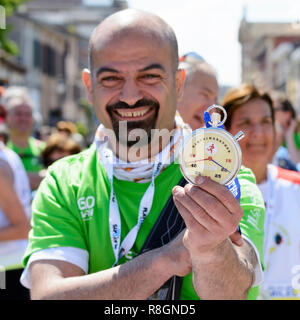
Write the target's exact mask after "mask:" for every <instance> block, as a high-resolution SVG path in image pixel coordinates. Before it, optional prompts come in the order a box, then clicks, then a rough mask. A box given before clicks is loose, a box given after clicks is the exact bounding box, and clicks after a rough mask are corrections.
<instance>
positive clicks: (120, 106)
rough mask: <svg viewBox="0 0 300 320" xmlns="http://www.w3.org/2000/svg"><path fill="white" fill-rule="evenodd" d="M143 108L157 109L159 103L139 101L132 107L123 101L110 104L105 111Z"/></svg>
mask: <svg viewBox="0 0 300 320" xmlns="http://www.w3.org/2000/svg"><path fill="white" fill-rule="evenodd" d="M144 106H151V107H155V108H156V109H158V108H159V103H158V102H157V101H155V100H152V99H146V98H143V99H140V100H138V101H137V102H136V103H135V104H134V105H129V104H128V103H126V102H124V101H118V102H116V103H113V104H110V105H108V106H107V107H106V110H107V111H108V112H110V111H113V110H116V109H135V108H138V107H144Z"/></svg>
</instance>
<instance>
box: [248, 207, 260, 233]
mask: <svg viewBox="0 0 300 320" xmlns="http://www.w3.org/2000/svg"><path fill="white" fill-rule="evenodd" d="M259 218H260V209H259V208H255V209H251V210H250V213H249V215H248V218H247V222H249V223H250V224H251V225H252V226H253V227H254V228H255V229H256V230H257V231H260V229H259V227H258V222H259Z"/></svg>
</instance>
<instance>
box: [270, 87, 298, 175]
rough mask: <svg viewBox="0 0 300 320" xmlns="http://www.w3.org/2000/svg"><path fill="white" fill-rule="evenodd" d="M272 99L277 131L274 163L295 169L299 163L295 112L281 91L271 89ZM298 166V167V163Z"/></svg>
mask: <svg viewBox="0 0 300 320" xmlns="http://www.w3.org/2000/svg"><path fill="white" fill-rule="evenodd" d="M272 99H273V100H274V109H275V120H276V125H277V128H278V131H279V132H278V136H277V140H278V148H279V149H278V150H277V152H276V154H275V157H274V163H275V164H277V165H279V166H280V167H282V168H284V169H288V170H294V171H297V170H298V169H297V164H299V163H300V133H299V126H298V124H297V113H296V111H295V109H294V107H293V105H292V104H291V102H290V101H289V100H288V99H287V97H286V95H285V94H284V93H283V92H280V91H273V92H272ZM297 127H298V128H297ZM297 129H298V130H297ZM298 166H299V167H300V165H298Z"/></svg>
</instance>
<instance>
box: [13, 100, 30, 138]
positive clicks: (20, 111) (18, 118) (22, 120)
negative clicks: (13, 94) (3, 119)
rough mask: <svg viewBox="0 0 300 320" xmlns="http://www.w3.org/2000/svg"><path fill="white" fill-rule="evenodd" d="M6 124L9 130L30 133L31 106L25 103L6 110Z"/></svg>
mask: <svg viewBox="0 0 300 320" xmlns="http://www.w3.org/2000/svg"><path fill="white" fill-rule="evenodd" d="M7 124H8V126H9V127H10V130H11V131H14V132H17V133H19V134H24V135H30V134H31V131H32V127H33V117H32V110H31V108H30V107H29V106H28V105H26V104H21V105H18V106H15V107H14V108H12V109H11V110H10V111H9V112H8V115H7Z"/></svg>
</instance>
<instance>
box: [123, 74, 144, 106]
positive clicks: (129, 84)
mask: <svg viewBox="0 0 300 320" xmlns="http://www.w3.org/2000/svg"><path fill="white" fill-rule="evenodd" d="M119 98H120V101H123V102H126V103H127V104H129V105H131V106H132V105H134V104H135V103H136V102H137V101H138V100H140V99H142V98H143V96H142V93H141V91H140V88H139V87H138V85H137V83H136V82H135V81H134V79H126V81H125V82H124V84H123V87H122V89H121V92H120V97H119Z"/></svg>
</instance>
